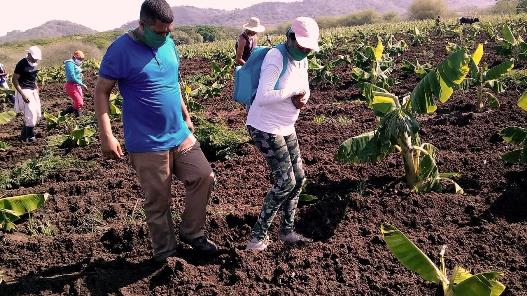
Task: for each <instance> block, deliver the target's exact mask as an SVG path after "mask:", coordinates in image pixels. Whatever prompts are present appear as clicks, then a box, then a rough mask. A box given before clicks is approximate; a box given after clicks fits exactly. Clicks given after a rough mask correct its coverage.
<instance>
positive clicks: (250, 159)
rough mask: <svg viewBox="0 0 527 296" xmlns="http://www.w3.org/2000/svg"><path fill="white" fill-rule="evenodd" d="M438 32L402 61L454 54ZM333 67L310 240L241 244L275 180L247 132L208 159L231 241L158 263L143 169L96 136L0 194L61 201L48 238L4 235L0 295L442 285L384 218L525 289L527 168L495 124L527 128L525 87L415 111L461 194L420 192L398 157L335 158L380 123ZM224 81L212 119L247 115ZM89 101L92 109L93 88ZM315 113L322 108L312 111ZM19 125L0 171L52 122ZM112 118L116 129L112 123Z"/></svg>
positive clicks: (39, 216) (316, 102) (405, 83)
mask: <svg viewBox="0 0 527 296" xmlns="http://www.w3.org/2000/svg"><path fill="white" fill-rule="evenodd" d="M445 44H446V42H445V41H436V40H433V42H432V43H430V45H429V46H426V47H425V48H424V49H423V48H411V49H410V50H409V51H407V52H406V53H405V54H404V56H403V57H402V58H406V59H408V60H412V61H414V59H415V58H416V57H417V58H418V59H419V60H420V61H422V60H421V59H425V58H424V57H422V56H423V52H424V53H428V55H429V57H428V58H429V61H430V62H432V63H437V62H438V61H439V60H440V59H442V58H443V57H445V56H446V52H445V49H444V45H445ZM430 52H431V53H433V56H432V55H430V54H429V53H430ZM489 56H490V57H491V58H495V56H494V55H489ZM425 61H426V60H425ZM423 62H424V61H423ZM487 62H488V63H489V64H491V63H493V62H494V60H488V61H487ZM186 68H192V69H190V70H182V72H183V73H184V75H185V73H188V74H199V73H207V72H208V70H207V67H206V64H205V61H203V60H200V61H198V62H196V61H185V62H184V63H183V65H182V69H186ZM196 69H199V70H196ZM339 71H342V73H341V74H342V75H343V77H342V78H343V82H342V85H339V86H335V87H329V88H328V89H324V90H320V89H317V88H314V89H313V90H312V97H311V100H310V103H309V105H308V106H307V107H306V109H305V110H303V111H302V113H301V116H300V119H299V121H298V123H297V132H298V135H299V139H300V144H301V151H302V154H303V159H304V162H305V169H306V172H307V177H308V179H309V182H310V183H309V185H308V187H307V190H308V192H309V193H311V194H314V195H316V196H318V198H319V200H318V201H317V202H314V203H311V204H301V205H300V209H299V211H298V218H297V230H298V231H299V232H300V233H302V234H304V235H306V236H307V237H310V238H313V239H314V240H315V242H314V243H313V244H310V245H308V246H305V247H291V246H286V245H284V244H282V243H280V242H279V241H278V240H277V233H276V227H274V228H273V229H272V233H271V236H272V239H273V243H272V244H271V245H270V247H269V249H268V250H266V251H264V252H262V253H260V254H253V253H248V252H246V251H244V247H245V243H246V241H247V239H248V236H249V232H250V229H251V227H252V225H253V224H254V222H255V220H256V215H257V214H258V211H259V209H260V206H261V203H262V198H263V196H264V195H265V192H266V190H267V189H268V188H269V186H270V185H269V182H268V180H267V176H268V175H269V173H268V169H267V167H266V165H265V162H264V159H263V157H262V156H261V155H260V154H259V152H258V151H257V149H256V148H255V147H254V146H252V145H250V144H246V145H245V146H244V147H243V148H242V151H241V153H240V155H239V156H237V157H235V158H233V159H230V160H226V161H217V162H214V163H212V166H213V168H214V171H215V173H216V175H217V178H218V183H217V186H216V188H215V191H214V196H213V198H212V200H211V204H210V206H209V208H208V213H209V214H208V231H209V233H210V236H211V238H212V239H213V240H214V241H216V242H218V244H219V245H220V246H221V247H222V249H223V250H224V252H222V254H220V255H219V256H217V257H213V258H207V257H204V256H200V255H197V254H194V253H193V252H192V251H191V250H189V247H188V246H186V245H184V244H181V246H180V252H179V254H178V256H177V257H173V258H170V259H169V260H168V263H166V264H164V265H156V264H153V263H152V262H151V261H149V258H150V256H151V250H150V245H149V239H148V230H147V228H146V226H145V224H144V220H142V218H141V215H140V213H141V211H140V210H139V208H140V202H141V200H142V196H141V194H142V193H141V189H140V187H139V185H138V183H137V179H136V177H135V173H134V171H133V170H132V169H131V167H130V165H129V163H128V161H127V159H126V157H125V159H123V160H122V161H110V160H103V159H102V158H101V153H100V150H99V146H98V145H97V144H93V145H90V146H88V147H86V148H77V149H73V150H72V151H70V152H69V153H70V154H71V155H73V156H75V157H77V158H79V159H82V160H86V161H91V162H94V163H95V165H91V166H90V167H89V168H82V167H77V168H74V169H70V170H68V171H67V172H65V173H64V174H61V175H60V176H54V177H53V178H48V179H46V180H44V181H43V183H42V184H38V185H36V186H34V187H30V188H17V189H13V190H9V191H7V192H5V195H6V196H10V195H17V194H25V193H32V192H50V193H51V194H52V198H51V199H50V200H49V201H48V202H47V203H46V205H45V206H44V208H43V209H41V210H39V211H37V212H36V213H34V214H33V216H32V219H33V220H34V221H35V220H36V221H44V222H49V223H50V224H51V225H53V226H52V227H53V229H54V235H53V236H43V235H37V236H31V235H30V232H29V230H28V226H29V220H28V219H24V220H22V221H20V222H19V223H18V225H17V227H18V229H17V231H15V232H14V233H0V240H1V242H2V243H1V244H0V254H1V255H0V270H4V271H5V280H6V281H7V283H5V284H3V285H0V295H29V294H35V295H36V294H45V295H107V294H110V295H180V294H181V295H230V294H233V295H297V294H306V295H313V294H320V295H442V292H441V291H440V288H439V287H438V286H436V285H434V284H430V283H426V282H424V281H423V280H422V279H421V278H420V277H419V276H418V275H416V274H413V273H411V272H409V271H408V270H406V269H405V268H404V267H402V266H401V265H400V264H399V263H398V262H397V261H396V259H394V257H393V256H392V255H391V254H390V252H389V251H388V250H387V248H386V246H385V244H384V242H383V240H382V238H381V236H380V233H379V226H380V224H381V223H382V222H388V223H391V224H394V225H396V226H398V227H399V228H400V229H401V230H403V231H404V232H405V233H406V234H407V235H408V236H409V237H410V238H412V239H413V240H414V242H415V243H416V244H417V245H418V246H419V247H421V248H422V250H424V251H425V252H426V253H427V254H428V255H429V256H430V257H431V258H432V260H433V261H435V262H438V261H439V259H438V258H439V255H438V254H439V251H440V249H441V246H442V245H444V244H446V245H448V249H447V253H446V256H447V259H446V263H447V267H448V269H450V270H451V269H452V268H453V267H454V266H455V265H456V264H459V265H462V266H464V267H466V268H469V269H470V270H471V271H473V272H483V271H487V270H499V271H503V272H505V276H504V277H503V278H502V282H503V283H504V284H505V285H506V286H507V290H506V291H505V293H504V294H503V295H508V296H511V295H516V296H518V295H527V292H526V291H527V255H526V254H527V194H526V192H527V171H526V168H525V166H508V165H505V164H504V163H503V162H502V161H501V160H500V155H501V154H502V153H503V152H505V151H508V150H510V149H511V147H510V146H509V145H507V144H505V143H504V142H503V141H502V140H501V138H500V137H499V135H498V132H499V131H500V129H502V128H503V127H506V126H512V125H516V126H527V116H526V114H525V113H522V111H520V110H519V109H518V108H517V107H516V104H515V102H516V100H517V98H518V97H519V95H520V92H519V90H516V88H515V87H513V86H511V87H509V89H508V90H507V91H506V92H505V93H504V94H501V95H499V99H500V101H501V104H502V106H501V108H500V109H499V110H495V111H490V110H486V111H485V112H483V113H474V112H473V111H472V110H473V105H472V104H473V103H474V101H475V97H474V94H473V92H470V91H469V92H459V91H458V92H457V93H456V94H455V95H454V97H453V98H452V99H451V101H449V102H448V103H447V104H444V105H440V106H439V110H438V112H437V113H436V114H432V115H427V116H420V118H419V121H420V123H421V125H422V132H421V137H422V139H423V141H426V142H430V143H432V144H434V145H436V146H437V147H438V148H439V149H440V160H439V167H440V170H441V171H443V172H459V173H461V174H462V177H461V178H460V179H459V180H458V181H459V184H460V185H461V186H462V187H463V188H464V189H465V192H466V194H465V195H453V194H438V193H426V194H415V193H411V192H410V191H409V190H408V189H407V188H406V186H405V183H404V178H403V169H402V161H401V159H400V158H399V157H398V156H397V155H395V154H394V155H391V156H390V157H388V159H386V160H384V161H382V162H379V163H376V164H364V165H343V164H338V163H336V162H335V161H334V154H335V152H336V150H337V148H338V146H339V144H340V143H342V142H343V141H344V140H345V139H347V138H348V137H350V136H354V135H357V134H359V133H362V132H365V131H368V130H371V129H372V128H373V127H374V126H375V123H376V119H375V117H374V115H373V113H372V112H371V111H370V110H368V109H367V108H366V107H365V106H364V105H363V104H360V103H358V102H357V101H351V100H349V99H350V98H351V97H352V96H353V95H354V94H357V93H358V92H357V90H356V88H355V86H353V85H352V83H350V82H349V81H348V80H349V77H346V75H345V73H346V70H345V69H341V70H339ZM395 76H396V77H397V78H398V79H399V80H400V81H401V83H400V84H399V85H396V86H394V91H395V92H397V93H398V94H403V93H406V92H409V91H411V90H412V89H413V87H414V85H415V83H416V82H417V79H415V78H412V77H405V76H404V75H403V74H402V73H400V72H398V71H396V72H395ZM94 79H95V77H94V75H93V74H92V75H91V76H89V78H88V81H89V84H88V85H89V86H90V87H91V88H92V89H93V86H94ZM231 91H232V86H230V85H229V86H228V87H226V88H225V90H224V92H223V94H222V96H221V97H219V98H215V99H210V100H207V101H203V102H201V103H203V104H204V105H205V107H206V114H207V116H208V117H209V118H219V117H221V118H223V119H225V120H226V122H227V123H228V124H229V125H230V126H232V127H242V126H243V124H244V120H245V111H244V110H243V109H242V108H241V107H240V106H239V105H236V104H235V103H233V102H232V100H231V99H230V93H231ZM41 96H42V100H43V102H44V109H47V110H52V111H54V112H57V111H58V110H60V109H61V108H64V107H65V106H66V105H67V102H68V99H67V96H66V95H65V94H64V93H63V91H62V85H60V84H54V85H48V86H46V87H45V88H44V90H43V91H42V94H41ZM86 101H87V110H89V111H91V112H93V99H92V96H91V95H88V96H87V99H86ZM318 115H324V116H325V117H326V121H325V122H324V123H322V124H317V123H315V121H314V117H315V116H318ZM20 124H21V120H20V118H17V120H15V121H14V122H12V123H10V124H8V125H6V126H3V127H2V130H0V139H1V140H3V141H6V142H8V143H10V144H11V145H12V146H13V148H12V149H11V150H10V151H8V152H0V160H1V162H0V169H2V170H6V169H10V168H12V167H13V166H14V165H16V164H17V163H19V162H22V161H24V160H26V159H29V158H34V157H36V156H38V155H39V154H41V153H42V151H43V149H44V146H45V138H46V137H47V136H49V135H50V134H51V133H47V132H46V131H45V127H44V125H41V126H39V127H38V131H39V133H40V134H39V139H38V141H37V142H36V143H33V144H29V145H23V144H22V143H19V142H18V141H17V139H16V137H17V135H18V129H19V126H20ZM115 130H116V131H117V135H118V137H119V138H120V139H122V131H121V129H120V128H119V123H115ZM173 194H174V199H173V201H174V213H176V215H175V219H176V220H178V219H179V216H178V214H177V213H179V211H180V210H181V208H182V206H183V195H184V191H183V187H182V186H181V184H180V183H178V182H174V186H173ZM132 216H134V218H133V219H132ZM276 225H277V223H276V222H275V226H276Z"/></svg>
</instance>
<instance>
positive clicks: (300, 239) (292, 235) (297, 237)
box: [278, 231, 313, 244]
mask: <svg viewBox="0 0 527 296" xmlns="http://www.w3.org/2000/svg"><path fill="white" fill-rule="evenodd" d="M278 238H279V239H280V240H281V241H283V242H284V243H291V244H295V243H311V242H313V240H312V239H310V238H307V237H304V236H302V235H301V234H298V233H296V232H294V231H291V232H289V233H288V234H285V235H284V234H280V235H279V237H278Z"/></svg>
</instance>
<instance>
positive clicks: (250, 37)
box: [236, 17, 265, 66]
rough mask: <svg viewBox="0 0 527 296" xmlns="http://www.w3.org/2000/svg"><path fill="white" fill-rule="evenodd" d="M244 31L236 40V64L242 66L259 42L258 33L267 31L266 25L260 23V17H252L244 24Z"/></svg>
mask: <svg viewBox="0 0 527 296" xmlns="http://www.w3.org/2000/svg"><path fill="white" fill-rule="evenodd" d="M243 29H244V31H243V32H242V33H241V34H240V36H239V37H238V41H237V42H236V64H237V65H239V66H242V65H243V64H245V62H246V61H247V59H249V57H250V56H251V52H252V50H253V49H254V48H255V47H256V45H257V43H258V33H262V32H264V31H265V27H264V26H262V25H261V24H260V19H259V18H257V17H251V18H250V19H249V21H248V22H247V23H246V24H244V25H243Z"/></svg>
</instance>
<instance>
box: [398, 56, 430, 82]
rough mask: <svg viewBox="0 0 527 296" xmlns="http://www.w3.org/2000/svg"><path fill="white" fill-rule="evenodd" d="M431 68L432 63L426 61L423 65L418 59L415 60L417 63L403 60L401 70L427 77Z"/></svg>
mask: <svg viewBox="0 0 527 296" xmlns="http://www.w3.org/2000/svg"><path fill="white" fill-rule="evenodd" d="M431 69H432V65H430V63H425V64H422V65H421V64H420V63H419V61H418V60H417V59H416V60H415V64H413V63H412V62H409V61H407V60H403V63H402V65H401V70H402V71H403V72H406V73H408V74H412V75H416V76H417V77H419V78H423V77H425V76H426V74H428V72H429V71H430V70H431Z"/></svg>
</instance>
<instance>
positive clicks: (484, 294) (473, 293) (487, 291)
mask: <svg viewBox="0 0 527 296" xmlns="http://www.w3.org/2000/svg"><path fill="white" fill-rule="evenodd" d="M501 275H502V273H500V272H486V273H480V274H476V275H473V276H471V277H469V278H468V279H466V280H464V281H462V282H460V283H459V284H457V285H454V286H453V287H452V291H453V292H454V295H455V296H499V295H501V293H503V291H505V286H504V285H503V284H502V283H500V282H499V281H497V278H498V277H500V276H501Z"/></svg>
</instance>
